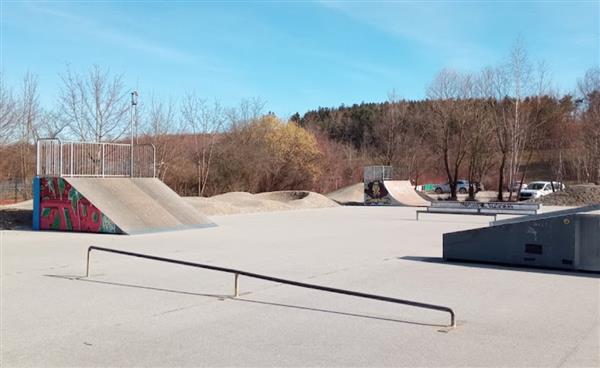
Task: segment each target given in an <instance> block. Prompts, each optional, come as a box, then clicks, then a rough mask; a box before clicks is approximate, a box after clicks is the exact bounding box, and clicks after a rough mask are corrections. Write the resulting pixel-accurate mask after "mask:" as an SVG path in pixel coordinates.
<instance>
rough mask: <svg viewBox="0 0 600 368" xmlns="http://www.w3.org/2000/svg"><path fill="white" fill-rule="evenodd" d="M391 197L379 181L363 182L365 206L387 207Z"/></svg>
mask: <svg viewBox="0 0 600 368" xmlns="http://www.w3.org/2000/svg"><path fill="white" fill-rule="evenodd" d="M391 202H392V199H391V197H390V196H389V193H388V191H387V189H386V188H385V185H383V182H382V181H380V180H373V181H369V182H365V205H389V204H390V203H391Z"/></svg>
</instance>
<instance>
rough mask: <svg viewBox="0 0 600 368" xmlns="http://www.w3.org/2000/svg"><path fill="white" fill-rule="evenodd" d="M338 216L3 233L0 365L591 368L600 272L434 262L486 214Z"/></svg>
mask: <svg viewBox="0 0 600 368" xmlns="http://www.w3.org/2000/svg"><path fill="white" fill-rule="evenodd" d="M415 210H416V209H414V208H402V207H390V208H381V207H341V208H331V209H321V210H301V211H287V212H273V213H258V214H244V215H232V216H222V217H212V218H211V219H212V220H213V221H214V222H215V223H216V224H218V225H219V226H218V227H215V228H207V229H198V230H186V231H179V232H164V233H156V234H145V235H136V236H117V235H94V234H76V233H58V232H37V233H36V232H26V231H4V232H2V233H0V237H1V238H0V243H1V244H0V251H1V254H0V256H1V257H0V258H1V266H2V270H1V279H0V281H1V295H0V297H1V306H0V311H1V321H0V322H1V327H0V332H1V338H2V342H1V351H0V353H1V355H0V357H1V362H0V365H1V366H2V367H12V366H77V367H82V366H163V367H165V366H169V367H172V366H369V367H373V366H469V367H472V366H527V367H530V366H586V367H598V366H600V329H599V326H600V278H599V275H597V274H579V273H567V272H553V271H547V270H531V269H518V268H508V267H496V266H482V265H474V264H447V263H442V262H440V261H439V257H441V254H442V241H441V235H442V233H444V232H448V231H454V230H461V229H468V228H473V227H478V226H485V225H486V224H487V221H488V220H489V219H488V218H487V217H486V218H481V217H475V216H455V215H448V216H446V215H436V216H430V217H427V218H423V219H422V220H421V221H419V222H416V221H415V220H414V218H415ZM89 245H98V246H105V247H114V248H118V249H125V250H130V251H134V252H140V253H148V254H153V255H158V256H163V257H171V258H176V259H182V260H188V261H192V262H201V263H210V264H215V265H220V266H226V267H235V268H240V269H244V270H248V271H254V272H258V273H265V274H268V275H273V276H278V277H283V278H288V279H293V280H298V281H305V282H310V283H316V284H320V285H327V286H332V287H339V288H347V289H351V290H356V291H362V292H368V293H375V294H382V295H387V296H391V297H398V298H406V299H413V300H417V301H422V302H428V303H434V304H442V305H447V306H450V307H452V308H454V309H455V311H456V312H457V318H458V322H459V326H458V327H457V328H456V329H454V330H450V331H447V330H445V329H444V328H443V327H442V325H444V324H446V323H447V322H448V316H447V314H444V313H440V312H435V311H428V310H421V309H416V308H412V307H408V306H398V305H393V304H389V303H382V302H376V301H368V300H361V299H358V298H352V297H346V296H341V295H333V294H327V293H323V292H319V291H312V290H307V289H301V288H296V287H292V286H285V285H278V284H273V283H269V282H264V281H259V280H252V279H248V278H242V279H241V292H242V295H241V296H240V298H239V299H230V298H227V297H224V295H227V294H231V292H232V291H233V277H232V276H231V275H227V274H220V273H215V272H211V271H207V270H198V269H192V268H187V267H183V266H178V265H172V264H163V263H158V262H154V261H149V260H141V259H136V258H129V257H124V256H120V255H113V254H104V253H93V254H92V270H91V271H92V274H91V277H90V278H89V279H85V280H82V279H77V277H80V276H82V275H83V274H84V273H85V253H86V249H87V247H88V246H89Z"/></svg>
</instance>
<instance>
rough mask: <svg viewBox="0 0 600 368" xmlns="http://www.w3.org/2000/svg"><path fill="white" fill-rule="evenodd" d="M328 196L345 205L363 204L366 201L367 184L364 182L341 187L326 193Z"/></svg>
mask: <svg viewBox="0 0 600 368" xmlns="http://www.w3.org/2000/svg"><path fill="white" fill-rule="evenodd" d="M326 196H327V198H329V199H332V200H334V201H336V202H337V203H339V204H344V205H362V204H363V203H364V201H365V185H364V184H363V182H360V183H356V184H352V185H349V186H347V187H343V188H340V189H338V190H336V191H333V192H331V193H327V194H326Z"/></svg>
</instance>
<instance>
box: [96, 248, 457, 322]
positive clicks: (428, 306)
mask: <svg viewBox="0 0 600 368" xmlns="http://www.w3.org/2000/svg"><path fill="white" fill-rule="evenodd" d="M93 250H97V251H101V252H108V253H115V254H121V255H124V256H130V257H138V258H144V259H151V260H154V261H160V262H167V263H174V264H178V265H182V266H189V267H196V268H204V269H207V270H212V271H220V272H227V273H232V274H234V275H235V278H234V295H233V297H234V298H235V297H237V296H238V295H239V277H240V276H246V277H252V278H255V279H260V280H266V281H271V282H276V283H280V284H286V285H292V286H297V287H301V288H306V289H313V290H320V291H325V292H329V293H335V294H342V295H349V296H355V297H358V298H366V299H372V300H379V301H382V302H389V303H396V304H404V305H409V306H411V307H416V308H424V309H432V310H437V311H440V312H446V313H450V325H449V327H456V320H455V315H454V311H453V310H452V309H451V308H448V307H444V306H441V305H435V304H428V303H421V302H415V301H411V300H404V299H397V298H390V297H387V296H381V295H373V294H366V293H361V292H357V291H350V290H344V289H336V288H332V287H327V286H321V285H314V284H307V283H304V282H298V281H292V280H286V279H280V278H278V277H272V276H266V275H261V274H257V273H252V272H247V271H242V270H236V269H233V268H226V267H218V266H211V265H206V264H201V263H194V262H188V261H180V260H176V259H171V258H163V257H157V256H151V255H147V254H141V253H134V252H127V251H124V250H118V249H111V248H103V247H96V246H91V247H89V248H88V251H87V263H86V269H85V277H89V275H90V253H91V252H92V251H93Z"/></svg>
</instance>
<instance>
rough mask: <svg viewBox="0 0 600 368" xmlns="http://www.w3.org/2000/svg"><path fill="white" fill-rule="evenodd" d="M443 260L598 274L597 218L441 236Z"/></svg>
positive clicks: (589, 216)
mask: <svg viewBox="0 0 600 368" xmlns="http://www.w3.org/2000/svg"><path fill="white" fill-rule="evenodd" d="M443 255H444V259H445V260H458V261H472V262H484V263H500V264H507V265H518V266H532V267H548V268H557V269H565V270H585V271H598V272H600V215H597V214H581V213H579V214H578V213H575V214H570V215H565V216H558V217H550V218H533V219H532V220H529V221H521V222H516V223H506V224H502V225H498V226H491V227H487V228H481V229H472V230H466V231H459V232H453V233H447V234H444V235H443Z"/></svg>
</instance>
